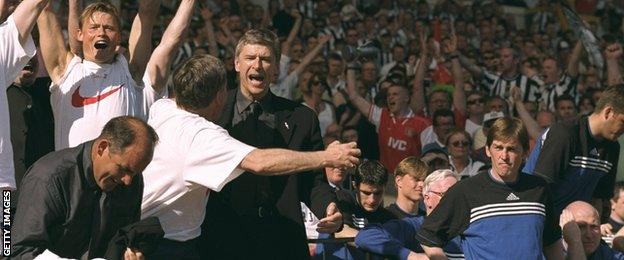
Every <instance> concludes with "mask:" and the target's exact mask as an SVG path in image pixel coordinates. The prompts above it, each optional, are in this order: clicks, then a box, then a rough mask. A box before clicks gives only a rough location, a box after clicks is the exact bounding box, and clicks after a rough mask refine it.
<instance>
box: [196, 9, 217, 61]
mask: <svg viewBox="0 0 624 260" xmlns="http://www.w3.org/2000/svg"><path fill="white" fill-rule="evenodd" d="M200 14H201V16H202V18H203V19H204V29H203V30H204V34H205V35H206V38H207V40H208V53H210V55H212V56H215V57H219V47H218V46H217V36H216V34H215V31H214V24H212V17H213V15H214V14H213V13H212V10H210V8H208V7H202V8H201V9H200Z"/></svg>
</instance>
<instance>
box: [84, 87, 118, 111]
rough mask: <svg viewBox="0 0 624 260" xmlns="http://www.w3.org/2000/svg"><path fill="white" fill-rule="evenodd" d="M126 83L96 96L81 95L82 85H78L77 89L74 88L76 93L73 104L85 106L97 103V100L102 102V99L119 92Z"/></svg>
mask: <svg viewBox="0 0 624 260" xmlns="http://www.w3.org/2000/svg"><path fill="white" fill-rule="evenodd" d="M123 85H124V84H121V85H119V87H116V88H113V89H111V90H109V91H107V92H104V93H102V94H99V95H97V96H95V97H83V96H81V95H80V86H78V87H77V88H76V90H74V93H73V94H72V106H74V107H84V106H86V105H91V104H95V103H97V102H100V100H102V99H105V98H106V97H108V96H110V95H112V94H113V93H115V92H117V91H118V90H119V89H120V88H121V87H123Z"/></svg>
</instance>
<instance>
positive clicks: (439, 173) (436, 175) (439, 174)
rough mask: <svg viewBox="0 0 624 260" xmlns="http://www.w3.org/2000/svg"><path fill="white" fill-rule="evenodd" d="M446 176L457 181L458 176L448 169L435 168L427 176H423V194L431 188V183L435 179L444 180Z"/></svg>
mask: <svg viewBox="0 0 624 260" xmlns="http://www.w3.org/2000/svg"><path fill="white" fill-rule="evenodd" d="M446 177H453V178H455V179H456V180H458V181H459V176H457V174H455V173H454V172H453V171H451V170H449V169H442V170H435V171H433V172H432V173H431V174H429V176H427V178H425V187H424V188H423V194H426V193H427V192H429V190H430V189H431V184H432V183H434V182H436V181H441V180H444V179H445V178H446Z"/></svg>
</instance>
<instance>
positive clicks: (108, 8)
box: [79, 1, 121, 30]
mask: <svg viewBox="0 0 624 260" xmlns="http://www.w3.org/2000/svg"><path fill="white" fill-rule="evenodd" d="M96 12H102V13H106V14H110V15H111V16H112V17H113V19H114V20H115V23H116V26H117V29H118V30H120V29H121V20H120V19H119V11H118V10H117V8H115V6H114V5H113V4H111V3H109V2H108V1H101V2H95V3H92V4H90V5H88V6H87V7H86V8H85V9H84V10H83V11H82V14H81V15H80V21H79V23H80V24H79V25H80V29H82V25H83V24H84V21H86V20H87V19H90V18H91V16H93V14H94V13H96Z"/></svg>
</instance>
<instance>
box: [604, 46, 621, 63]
mask: <svg viewBox="0 0 624 260" xmlns="http://www.w3.org/2000/svg"><path fill="white" fill-rule="evenodd" d="M621 57H622V45H620V44H619V43H612V44H609V46H607V49H606V50H605V58H607V59H608V60H613V59H619V58H621Z"/></svg>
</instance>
